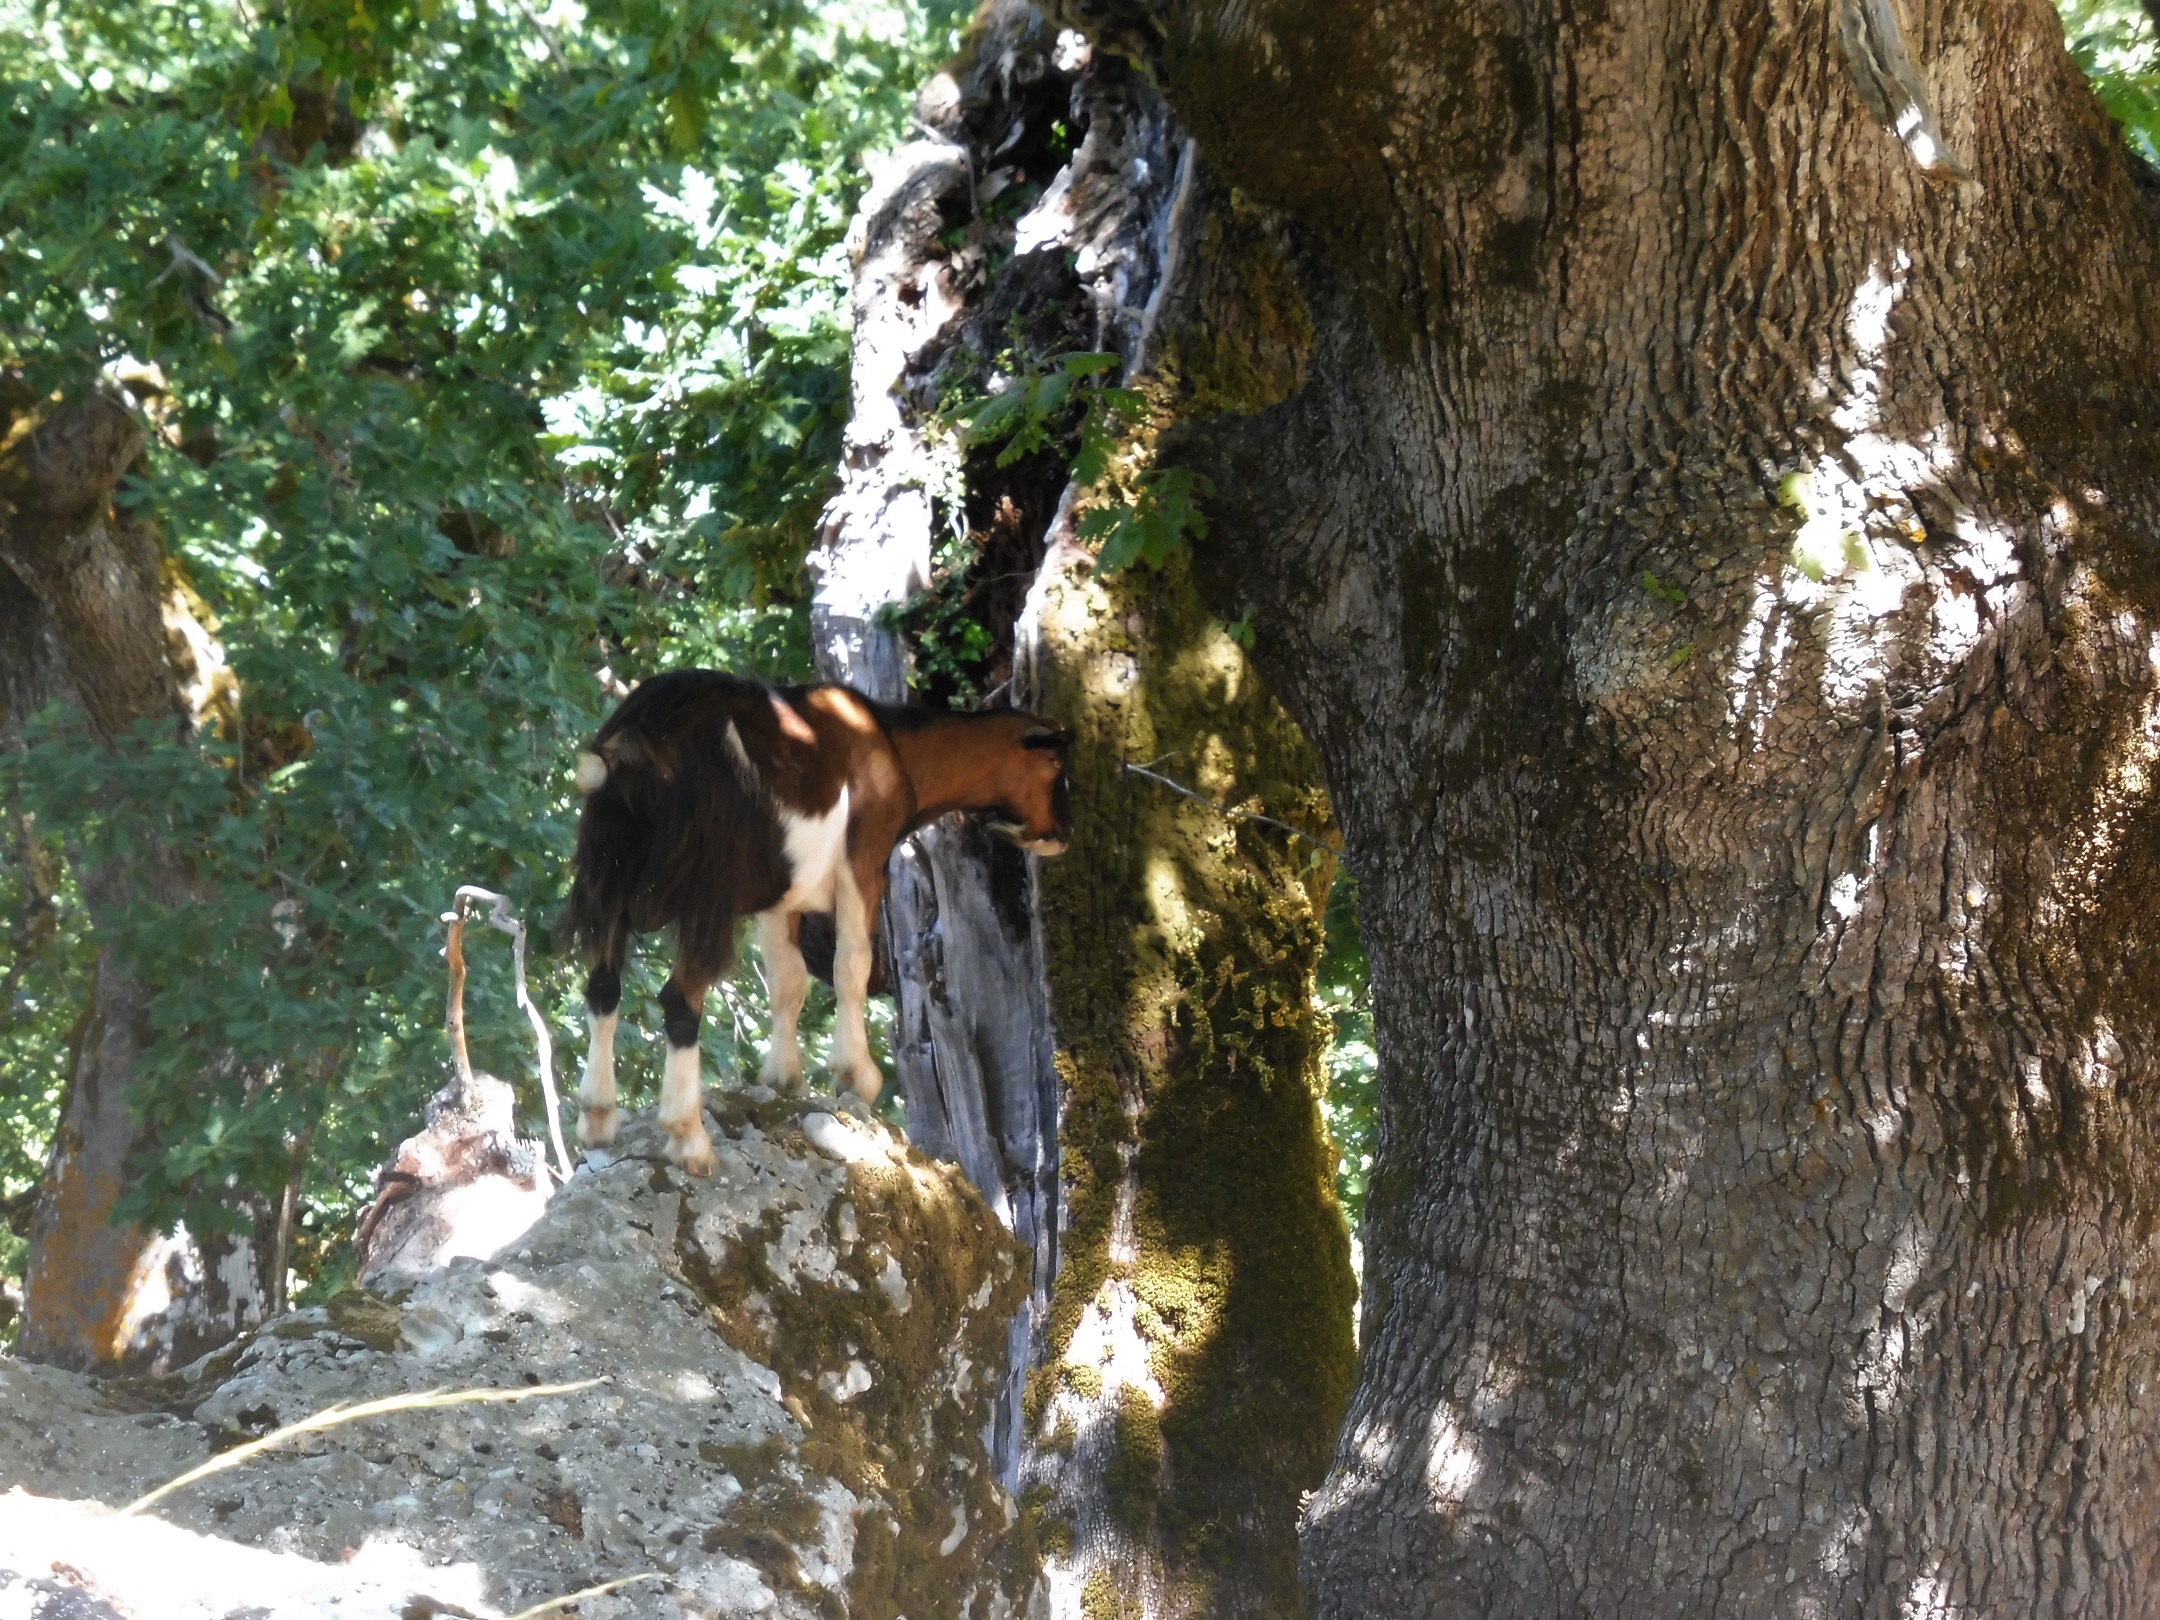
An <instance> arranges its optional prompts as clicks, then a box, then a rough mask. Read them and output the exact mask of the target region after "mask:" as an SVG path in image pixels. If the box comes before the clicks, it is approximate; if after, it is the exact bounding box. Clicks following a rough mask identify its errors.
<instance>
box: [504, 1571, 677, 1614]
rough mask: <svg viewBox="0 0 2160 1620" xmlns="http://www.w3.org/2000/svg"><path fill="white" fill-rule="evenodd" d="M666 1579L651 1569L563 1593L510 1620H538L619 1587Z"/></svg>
mask: <svg viewBox="0 0 2160 1620" xmlns="http://www.w3.org/2000/svg"><path fill="white" fill-rule="evenodd" d="M667 1578H668V1577H667V1576H666V1575H665V1574H663V1573H662V1572H661V1571H659V1570H657V1569H653V1570H647V1571H646V1572H645V1573H644V1574H642V1575H625V1576H622V1577H621V1578H620V1579H618V1580H612V1581H602V1582H601V1583H600V1584H599V1585H598V1586H588V1587H586V1588H585V1589H584V1590H583V1591H579V1592H565V1593H564V1594H563V1595H562V1596H561V1597H552V1598H549V1599H548V1600H547V1601H546V1602H545V1603H535V1604H534V1605H533V1606H532V1607H531V1608H529V1609H520V1610H518V1612H517V1613H516V1614H513V1615H512V1616H510V1620H540V1617H541V1616H542V1615H544V1614H553V1613H554V1612H555V1611H556V1610H557V1609H567V1608H568V1607H569V1606H570V1605H571V1604H573V1603H575V1602H577V1601H578V1600H579V1599H580V1598H589V1597H600V1596H602V1595H604V1594H606V1593H608V1592H613V1591H615V1590H617V1589H618V1588H620V1587H625V1586H635V1585H637V1583H638V1582H639V1581H664V1580H666V1579H667Z"/></svg>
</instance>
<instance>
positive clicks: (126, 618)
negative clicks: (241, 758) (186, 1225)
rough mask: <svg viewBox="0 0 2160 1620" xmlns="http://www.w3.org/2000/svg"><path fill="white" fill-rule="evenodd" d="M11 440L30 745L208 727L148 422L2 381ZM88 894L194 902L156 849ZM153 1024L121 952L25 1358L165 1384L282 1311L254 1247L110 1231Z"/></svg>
mask: <svg viewBox="0 0 2160 1620" xmlns="http://www.w3.org/2000/svg"><path fill="white" fill-rule="evenodd" d="M0 424H4V431H0V564H4V565H5V567H6V569H7V571H8V573H9V575H10V581H9V587H10V588H9V589H8V591H7V592H6V595H7V612H6V613H5V616H4V618H0V633H4V634H5V635H7V636H8V638H9V641H10V645H9V647H8V648H7V650H6V652H5V654H4V655H0V670H4V674H5V678H6V682H7V698H8V701H9V714H8V716H7V721H6V725H7V732H8V735H9V739H10V741H11V742H12V744H13V746H16V747H20V746H21V732H20V726H21V722H22V720H23V719H24V718H25V717H26V715H27V713H28V712H30V711H31V710H33V709H34V708H35V707H38V706H42V704H43V703H44V702H47V701H50V700H51V699H52V698H55V697H70V698H72V699H73V700H75V701H76V702H78V703H79V704H80V705H81V707H82V710H83V712H84V714H85V716H86V717H87V718H88V720H89V722H90V726H91V729H92V730H93V732H94V733H95V734H96V735H98V736H99V737H101V738H104V739H107V740H110V739H112V738H115V737H117V736H119V735H120V734H121V733H122V732H124V731H125V730H127V728H128V727H130V726H131V725H133V724H135V723H136V722H138V721H142V720H159V719H165V718H168V717H169V718H170V719H171V720H172V722H173V723H174V724H175V725H189V724H193V723H194V722H195V721H196V720H197V719H198V718H199V716H198V715H197V714H196V713H194V712H193V708H192V706H191V704H190V701H189V697H190V693H189V691H188V690H187V687H186V685H185V684H184V683H183V679H182V676H181V673H180V671H179V670H178V669H177V668H176V667H175V663H174V659H173V656H172V652H171V649H170V647H169V640H168V628H167V602H166V598H167V586H166V582H165V580H164V578H163V575H162V548H161V546H160V543H159V540H158V536H157V534H156V531H155V530H154V529H153V528H152V527H151V526H150V525H149V524H148V523H146V522H145V521H143V520H142V519H140V518H138V517H136V516H134V515H133V514H131V513H128V512H126V511H125V510H123V509H121V508H120V507H118V506H117V505H115V504H114V501H113V492H114V489H115V488H116V486H117V485H118V483H119V480H120V477H121V475H122V474H123V473H124V472H125V471H126V470H127V469H128V467H129V466H130V465H131V464H132V463H133V462H134V461H135V460H136V458H137V457H138V456H139V455H140V453H141V450H142V444H143V437H142V430H141V428H140V427H139V426H138V424H137V421H136V419H135V416H134V415H133V413H132V412H131V411H129V409H128V408H127V407H126V405H125V404H124V403H123V402H122V401H121V400H120V399H118V398H116V397H115V396H114V395H112V394H111V393H109V392H105V391H93V392H90V393H88V394H86V395H84V396H83V397H82V398H81V399H79V400H75V401H72V402H68V401H56V400H51V399H36V398H32V397H30V396H29V395H28V392H27V390H26V389H24V388H22V387H21V386H20V385H19V384H17V383H16V382H15V381H14V380H13V379H9V378H0ZM194 673H198V674H200V673H203V672H201V671H196V672H194ZM198 695H199V694H198ZM81 881H82V887H83V892H84V894H85V896H86V898H87V900H88V902H89V905H90V908H91V912H92V915H93V918H96V917H97V916H99V915H103V916H106V917H110V916H113V915H114V914H116V913H117V912H118V911H119V910H120V909H121V908H123V907H124V906H126V905H128V904H130V903H132V902H135V901H138V900H141V899H145V898H165V899H171V898H174V897H176V896H177V895H179V894H180V893H181V892H182V882H181V879H180V877H179V874H178V871H177V869H176V867H175V866H174V865H173V863H172V862H171V861H170V860H168V859H166V858H165V857H163V856H162V855H159V854H157V853H155V852H152V853H150V854H147V855H145V856H143V857H141V858H138V859H137V860H135V861H132V862H130V863H128V864H127V865H126V866H125V867H118V866H111V867H99V868H97V869H93V870H85V871H84V872H83V873H82V874H81ZM148 1011H149V1003H148V992H147V991H146V990H145V988H144V987H143V986H142V985H140V984H138V983H137V982H135V980H134V979H133V978H132V977H131V976H130V974H129V973H128V971H127V968H126V965H125V963H124V962H123V961H121V960H120V958H119V957H118V955H117V954H116V953H115V952H114V951H113V950H112V948H111V947H109V946H108V947H106V949H105V950H104V951H103V953H102V954H101V956H100V958H99V961H98V968H97V976H96V980H95V984H94V987H93V990H92V992H91V1005H90V1008H89V1010H88V1016H87V1017H86V1019H85V1021H84V1024H83V1027H82V1031H81V1034H80V1037H79V1040H78V1043H77V1047H76V1053H75V1062H74V1071H73V1073H72V1074H71V1076H70V1077H69V1083H68V1091H67V1096H66V1101H65V1103H64V1104H63V1107H62V1113H61V1119H60V1126H59V1130H58V1131H57V1132H56V1134H55V1137H54V1140H53V1146H52V1152H51V1155H50V1157H49V1158H48V1160H47V1164H46V1172H45V1182H44V1186H43V1189H42V1191H41V1196H40V1200H39V1204H38V1208H37V1212H36V1215H35V1216H34V1218H33V1221H32V1226H31V1233H30V1264H29V1274H28V1276H27V1278H26V1279H25V1288H24V1295H25V1302H24V1306H23V1324H22V1336H21V1340H20V1348H21V1351H22V1353H23V1354H24V1355H26V1356H30V1357H33V1358H35V1359H38V1360H43V1361H52V1362H58V1363H61V1364H63V1365H66V1366H73V1367H113V1366H129V1367H143V1368H150V1369H162V1368H163V1367H165V1366H167V1365H173V1364H177V1363H179V1362H182V1361H186V1360H188V1359H191V1358H192V1357H193V1356H195V1355H197V1354H200V1353H201V1352H202V1351H203V1350H206V1349H209V1348H212V1347H214V1346H216V1345H218V1344H221V1343H223V1342H225V1341H226V1340H227V1339H229V1338H231V1337H232V1336H233V1334H235V1333H236V1332H238V1331H239V1330H240V1329H241V1328H242V1327H245V1326H246V1325H248V1324H249V1323H250V1322H252V1321H256V1320H260V1318H261V1316H262V1313H263V1310H264V1307H265V1305H266V1303H267V1300H268V1298H269V1293H270V1290H269V1287H268V1284H267V1281H266V1279H265V1278H263V1276H262V1275H261V1270H262V1265H261V1260H260V1258H259V1256H260V1255H261V1254H263V1253H266V1252H267V1249H266V1247H265V1246H264V1245H263V1244H261V1243H259V1242H258V1241H256V1240H255V1239H253V1238H250V1237H248V1236H246V1235H240V1236H228V1235H222V1234H218V1235H206V1236H205V1237H203V1238H202V1239H201V1240H199V1241H198V1240H196V1239H193V1238H190V1237H189V1235H188V1234H187V1233H186V1232H185V1231H184V1230H183V1231H180V1232H178V1233H176V1234H174V1235H172V1236H165V1235H161V1234H159V1233H157V1232H155V1231H145V1230H142V1229H140V1228H138V1227H135V1226H133V1225H129V1224H125V1223H120V1224H116V1223H114V1222H113V1220H112V1219H111V1216H112V1212H113V1210H114V1208H115V1206H116V1205H117V1204H118V1203H119V1201H120V1198H121V1196H122V1195H123V1194H124V1193H125V1191H126V1190H127V1187H128V1185H129V1183H130V1181H131V1179H132V1173H131V1168H130V1167H131V1162H132V1161H133V1160H134V1158H135V1157H136V1155H138V1154H140V1153H143V1152H147V1151H154V1147H155V1144H154V1142H153V1141H152V1140H151V1138H150V1136H149V1134H148V1133H147V1132H146V1130H145V1128H144V1126H143V1124H142V1122H141V1120H140V1119H139V1118H138V1116H137V1115H136V1113H135V1111H134V1110H133V1108H132V1107H131V1106H130V1095H129V1094H130V1089H131V1088H132V1086H133V1084H134V1081H135V1076H136V1072H137V1069H138V1066H139V1062H140V1055H141V1042H142V1039H143V1036H142V1030H143V1027H144V1024H145V1020H146V1019H147V1016H148ZM257 1202H259V1201H257ZM250 1213H253V1214H255V1215H257V1216H259V1217H262V1218H263V1220H267V1219H268V1218H269V1217H268V1211H267V1210H266V1209H253V1208H252V1207H251V1210H250ZM258 1224H261V1223H260V1222H258Z"/></svg>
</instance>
